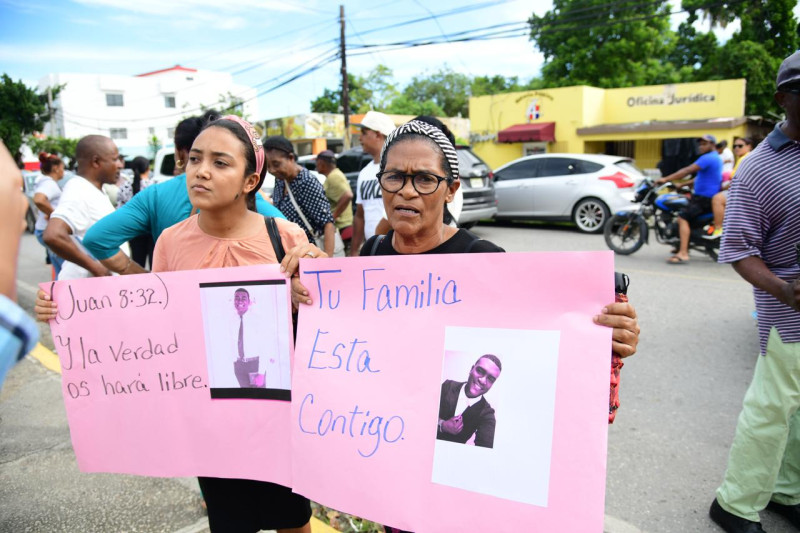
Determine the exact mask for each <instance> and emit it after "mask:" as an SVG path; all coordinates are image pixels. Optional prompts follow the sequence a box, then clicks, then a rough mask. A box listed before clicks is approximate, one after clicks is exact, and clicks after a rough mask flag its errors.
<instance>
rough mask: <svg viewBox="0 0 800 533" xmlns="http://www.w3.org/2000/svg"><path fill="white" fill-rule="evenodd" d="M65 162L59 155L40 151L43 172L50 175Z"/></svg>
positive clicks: (40, 163)
mask: <svg viewBox="0 0 800 533" xmlns="http://www.w3.org/2000/svg"><path fill="white" fill-rule="evenodd" d="M63 164H64V162H63V161H62V160H61V158H60V157H58V156H57V155H55V154H48V153H47V152H39V170H41V171H42V174H45V175H48V176H49V175H50V173H51V172H53V169H54V168H55V167H57V166H58V165H63Z"/></svg>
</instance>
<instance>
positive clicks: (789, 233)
mask: <svg viewBox="0 0 800 533" xmlns="http://www.w3.org/2000/svg"><path fill="white" fill-rule="evenodd" d="M796 243H800V142H797V141H793V140H791V139H790V138H788V137H787V136H786V135H785V134H784V133H783V131H782V130H781V124H778V125H777V126H776V127H775V129H774V130H772V133H770V134H769V136H767V138H766V140H764V142H762V143H761V144H759V145H758V146H757V147H756V149H755V150H753V151H752V152H750V155H748V156H747V159H745V160H744V161H742V164H741V165H739V168H738V170H737V171H736V179H734V180H733V181H732V182H731V188H730V194H729V195H728V203H727V205H726V207H725V231H724V232H723V233H722V246H721V248H720V254H719V261H720V263H734V262H736V261H739V260H741V259H745V258H747V257H751V256H755V257H760V258H761V260H762V261H764V263H765V264H766V265H767V268H769V270H770V271H771V272H772V273H773V274H775V275H776V276H777V277H779V278H780V279H782V280H784V281H793V280H795V279H797V278H798V277H800V266H798V264H797V256H796V253H795V248H794V246H795V244H796ZM753 295H754V296H755V300H756V310H757V311H758V336H759V340H760V341H761V353H762V354H765V353H766V349H767V339H768V338H769V332H770V329H772V328H773V327H775V328H777V330H778V333H779V334H780V337H781V340H782V341H783V342H785V343H786V342H800V312H797V311H795V310H794V309H792V308H791V307H789V306H788V305H786V304H784V303H781V302H780V301H778V300H777V299H775V297H774V296H772V295H771V294H769V293H767V292H765V291H762V290H761V289H758V288H756V287H753Z"/></svg>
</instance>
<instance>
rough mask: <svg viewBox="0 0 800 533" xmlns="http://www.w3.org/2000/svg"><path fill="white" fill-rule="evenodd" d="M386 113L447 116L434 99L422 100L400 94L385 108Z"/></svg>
mask: <svg viewBox="0 0 800 533" xmlns="http://www.w3.org/2000/svg"><path fill="white" fill-rule="evenodd" d="M385 112H386V113H390V114H393V115H431V116H434V117H442V116H445V112H444V110H443V109H442V108H441V107H439V105H438V104H437V103H436V102H434V101H433V100H425V101H424V102H420V101H419V100H414V99H412V98H409V97H408V96H406V95H405V94H400V95H398V96H396V97H395V99H394V100H392V102H391V103H390V104H389V105H388V106H387V107H386V108H385Z"/></svg>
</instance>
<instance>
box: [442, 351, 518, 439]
mask: <svg viewBox="0 0 800 533" xmlns="http://www.w3.org/2000/svg"><path fill="white" fill-rule="evenodd" d="M502 370H503V366H502V364H501V363H500V359H499V358H498V357H497V356H496V355H492V354H484V355H482V356H480V357H479V358H478V360H477V361H476V362H475V364H474V365H472V368H471V369H470V371H469V376H468V377H467V381H466V382H463V381H460V382H459V381H453V380H450V379H448V380H445V382H444V383H442V394H441V397H440V400H439V426H438V431H437V433H436V438H437V439H439V440H446V441H450V442H459V443H462V444H465V443H467V442H469V440H470V439H471V438H472V436H473V435H475V446H482V447H484V448H491V447H493V446H494V429H495V425H496V420H495V416H494V409H493V408H492V406H491V405H489V402H487V401H486V398H484V397H483V395H484V394H486V393H487V392H489V389H491V388H492V386H493V385H494V382H495V381H496V380H497V378H498V377H500V372H501V371H502Z"/></svg>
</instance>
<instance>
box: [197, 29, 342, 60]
mask: <svg viewBox="0 0 800 533" xmlns="http://www.w3.org/2000/svg"><path fill="white" fill-rule="evenodd" d="M335 24H338V20H336V19H333V20H331V21H329V22H328V24H327V25H324V26H323V28H324V29H327V28H328V27H329V26H331V25H335ZM307 27H308V26H307V25H303V26H299V27H297V28H292V29H291V30H286V31H285V32H283V33H278V34H274V35H270V36H269V37H264V38H263V39H258V40H256V41H252V42H249V43H245V44H241V45H238V46H234V47H233V48H228V49H227V50H219V51H217V52H213V53H211V54H208V55H205V56H202V57H199V58H196V59H192V60H190V61H191V62H197V63H199V62H201V61H204V60H206V59H208V58H209V57H214V56H218V55H220V54H227V53H229V52H233V51H236V50H241V49H242V48H249V47H251V46H254V45H256V44H261V43H265V42H267V41H272V40H275V39H279V38H281V37H285V36H287V35H290V34H292V33H296V32H299V31H302V30H305V29H307Z"/></svg>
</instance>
